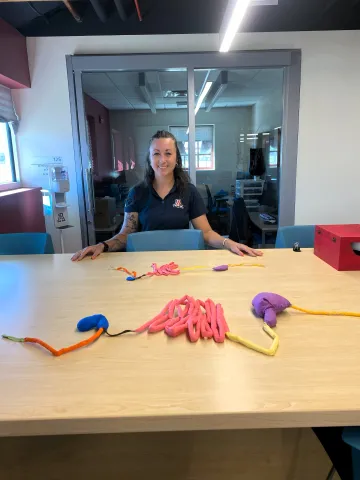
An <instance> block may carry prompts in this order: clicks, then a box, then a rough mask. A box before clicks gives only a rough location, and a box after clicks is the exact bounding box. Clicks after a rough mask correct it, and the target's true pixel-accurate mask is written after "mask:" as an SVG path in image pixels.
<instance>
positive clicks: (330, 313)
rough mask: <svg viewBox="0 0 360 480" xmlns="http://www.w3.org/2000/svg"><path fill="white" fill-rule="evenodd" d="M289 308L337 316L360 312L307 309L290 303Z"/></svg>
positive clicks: (359, 314)
mask: <svg viewBox="0 0 360 480" xmlns="http://www.w3.org/2000/svg"><path fill="white" fill-rule="evenodd" d="M290 308H293V309H294V310H297V311H298V312H302V313H308V314H309V315H328V316H331V315H332V316H338V317H360V313H357V312H340V311H337V310H334V311H327V310H308V309H307V308H301V307H298V306H297V305H291V306H290Z"/></svg>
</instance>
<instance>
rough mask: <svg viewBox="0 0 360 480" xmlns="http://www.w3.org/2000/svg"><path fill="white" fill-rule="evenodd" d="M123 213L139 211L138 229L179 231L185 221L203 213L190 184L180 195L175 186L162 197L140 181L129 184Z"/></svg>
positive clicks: (184, 227)
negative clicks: (130, 185)
mask: <svg viewBox="0 0 360 480" xmlns="http://www.w3.org/2000/svg"><path fill="white" fill-rule="evenodd" d="M125 212H126V213H130V212H137V213H138V214H139V230H140V231H142V232H146V231H150V230H182V229H186V228H189V222H190V221H191V220H193V219H194V218H197V217H200V216H201V215H204V214H206V207H205V204H204V202H203V199H202V198H201V196H200V194H199V192H198V190H197V189H196V187H195V186H194V185H192V184H191V183H190V184H188V186H187V187H186V190H185V191H184V193H182V194H180V192H179V190H178V188H177V187H176V185H174V186H173V188H172V189H171V190H170V192H169V193H168V194H167V195H166V197H165V198H164V199H162V198H161V197H160V196H159V195H158V194H157V192H156V191H155V190H154V188H153V187H152V186H148V185H146V184H145V183H144V182H143V183H140V184H139V185H136V186H135V187H133V188H132V189H131V190H130V192H129V195H128V198H127V200H126V203H125Z"/></svg>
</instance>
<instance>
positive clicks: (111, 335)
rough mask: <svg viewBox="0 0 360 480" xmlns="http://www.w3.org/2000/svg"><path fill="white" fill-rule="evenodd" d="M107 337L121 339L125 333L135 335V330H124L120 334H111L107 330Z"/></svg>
mask: <svg viewBox="0 0 360 480" xmlns="http://www.w3.org/2000/svg"><path fill="white" fill-rule="evenodd" d="M105 333H106V335H108V336H109V337H119V336H120V335H124V333H135V332H134V330H123V331H122V332H120V333H109V332H108V331H107V330H105Z"/></svg>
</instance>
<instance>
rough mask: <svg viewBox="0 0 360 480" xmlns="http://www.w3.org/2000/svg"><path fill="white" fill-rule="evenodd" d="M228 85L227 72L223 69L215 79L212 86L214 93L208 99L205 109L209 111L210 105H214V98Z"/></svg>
mask: <svg viewBox="0 0 360 480" xmlns="http://www.w3.org/2000/svg"><path fill="white" fill-rule="evenodd" d="M227 86H228V72H227V70H223V71H221V72H220V75H219V78H218V80H217V81H216V83H215V85H214V87H213V88H212V90H213V89H215V91H214V94H213V96H212V98H211V100H210V101H209V105H208V106H207V107H206V109H205V111H206V112H210V110H211V109H212V107H213V106H214V105H215V103H216V100H217V99H218V98H219V97H220V95H221V94H222V93H223V91H224V90H225V89H226V87H227Z"/></svg>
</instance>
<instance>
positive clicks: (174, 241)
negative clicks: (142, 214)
mask: <svg viewBox="0 0 360 480" xmlns="http://www.w3.org/2000/svg"><path fill="white" fill-rule="evenodd" d="M204 249H205V245H204V236H203V233H202V231H201V230H154V231H151V232H138V233H131V234H130V235H128V237H127V243H126V251H127V252H154V251H159V252H164V251H169V250H204Z"/></svg>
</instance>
